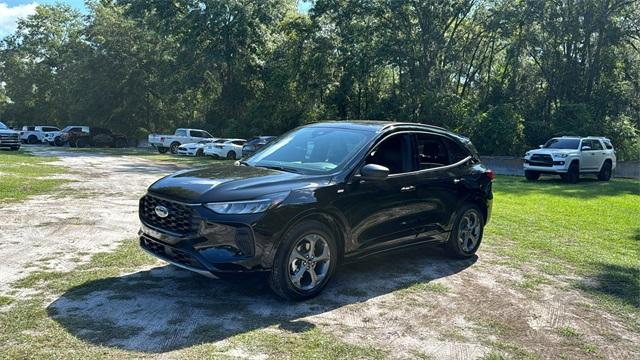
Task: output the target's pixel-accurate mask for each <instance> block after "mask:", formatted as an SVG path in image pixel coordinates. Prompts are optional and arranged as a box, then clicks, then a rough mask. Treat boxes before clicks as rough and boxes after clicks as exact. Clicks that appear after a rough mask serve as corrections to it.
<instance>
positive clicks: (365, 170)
mask: <svg viewBox="0 0 640 360" xmlns="http://www.w3.org/2000/svg"><path fill="white" fill-rule="evenodd" d="M360 174H361V175H362V178H363V179H364V180H384V179H386V178H387V176H389V168H387V167H384V166H382V165H377V164H367V165H365V166H363V167H362V169H360Z"/></svg>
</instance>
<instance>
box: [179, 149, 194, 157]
mask: <svg viewBox="0 0 640 360" xmlns="http://www.w3.org/2000/svg"><path fill="white" fill-rule="evenodd" d="M177 154H178V155H186V156H196V150H195V149H194V150H190V149H180V148H178V153H177Z"/></svg>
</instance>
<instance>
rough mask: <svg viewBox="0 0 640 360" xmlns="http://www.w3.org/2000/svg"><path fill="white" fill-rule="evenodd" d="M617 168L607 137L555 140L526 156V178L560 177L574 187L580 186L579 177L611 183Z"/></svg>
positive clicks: (562, 138)
mask: <svg viewBox="0 0 640 360" xmlns="http://www.w3.org/2000/svg"><path fill="white" fill-rule="evenodd" d="M615 168H616V152H615V150H614V149H613V145H612V144H611V140H609V139H607V138H605V137H594V136H589V137H585V138H580V137H571V136H563V137H558V138H553V139H551V140H549V141H547V143H546V144H544V145H540V149H535V150H530V151H527V153H526V154H525V155H524V175H525V177H526V178H527V180H532V181H535V180H538V178H539V177H540V175H541V174H555V175H560V176H561V177H562V180H564V181H566V182H572V183H575V182H578V180H579V179H580V174H596V175H598V179H600V180H602V181H609V179H611V174H612V173H613V169H615Z"/></svg>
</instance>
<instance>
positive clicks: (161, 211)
mask: <svg viewBox="0 0 640 360" xmlns="http://www.w3.org/2000/svg"><path fill="white" fill-rule="evenodd" d="M156 215H158V216H159V217H161V218H166V217H167V216H169V210H168V209H167V208H166V207H164V206H162V205H158V206H156Z"/></svg>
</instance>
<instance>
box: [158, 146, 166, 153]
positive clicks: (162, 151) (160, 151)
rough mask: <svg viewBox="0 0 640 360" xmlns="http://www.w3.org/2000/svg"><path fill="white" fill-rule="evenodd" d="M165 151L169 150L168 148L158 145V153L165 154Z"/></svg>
mask: <svg viewBox="0 0 640 360" xmlns="http://www.w3.org/2000/svg"><path fill="white" fill-rule="evenodd" d="M167 151H169V148H166V147H162V146H160V147H158V152H159V153H160V154H166V153H167Z"/></svg>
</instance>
